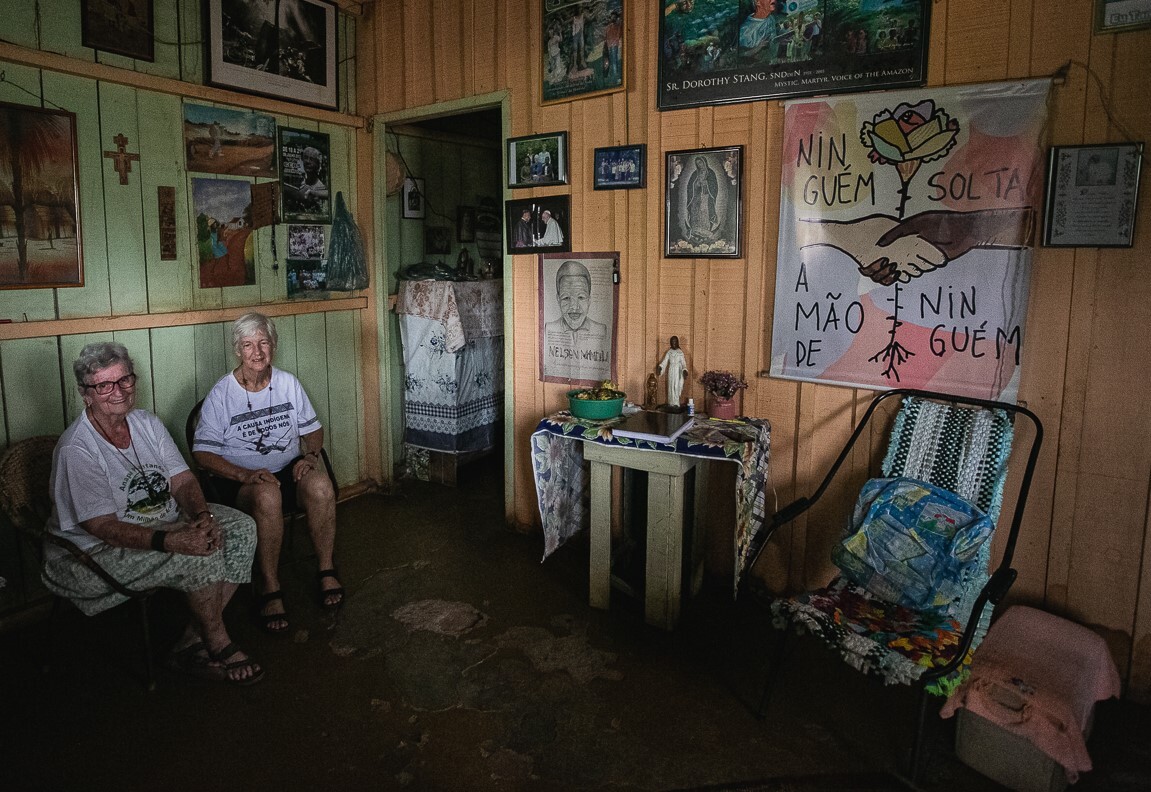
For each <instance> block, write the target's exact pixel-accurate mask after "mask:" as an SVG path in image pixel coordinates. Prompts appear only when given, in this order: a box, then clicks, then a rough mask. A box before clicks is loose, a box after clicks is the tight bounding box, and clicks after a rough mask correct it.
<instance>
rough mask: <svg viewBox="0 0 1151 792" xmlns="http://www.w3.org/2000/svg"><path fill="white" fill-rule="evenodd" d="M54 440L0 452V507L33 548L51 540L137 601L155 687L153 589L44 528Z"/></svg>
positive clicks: (151, 684) (51, 437) (38, 439)
mask: <svg viewBox="0 0 1151 792" xmlns="http://www.w3.org/2000/svg"><path fill="white" fill-rule="evenodd" d="M57 440H59V436H57V435H40V436H37V437H29V438H27V439H25V440H20V441H17V442H15V443H13V444H12V445H10V446H9V447H8V449H7V450H6V451H4V453H3V455H0V510H3V512H4V515H5V516H6V517H7V518H8V520H9V521H10V522H11V523H12V525H14V526H15V527H16V528H17V529H18V530H20V531H21V532H23V533H24V534H26V535H28V536H29V537H30V538H31V539H32V540H33V541H34V543H35V544H36V545H37V547H39V548H42V547H43V543H44V542H51V543H52V544H55V545H57V546H58V547H61V548H63V549H64V550H65V551H66V552H67V553H68V554H70V555H71V556H72V557H73V558H75V559H76V560H77V561H78V562H79V563H81V564H83V565H84V566H86V567H88V569H90V570H91V571H92V573H93V574H95V575H96V576H97V577H99V578H100V579H101V580H103V581H104V582H105V583H107V584H108V585H109V586H110V587H111V588H112V589H114V590H115V591H116V592H118V593H120V594H123V595H124V596H125V597H127V598H128V599H129V600H133V601H135V602H136V603H138V604H139V607H140V625H141V627H142V629H143V638H144V669H145V680H146V683H147V687H148V690H149V691H153V690H155V689H156V677H155V672H154V669H153V666H152V638H151V633H150V631H149V628H148V600H149V599H150V598H151V596H152V594H153V593H155V589H149V590H147V591H135V590H133V589H130V588H128V587H127V586H124V585H123V584H122V583H120V581H118V580H116V578H114V577H113V576H112V575H110V574H109V573H108V572H107V570H105V569H104V568H103V567H101V566H100V565H99V564H98V563H97V562H96V561H95V560H94V559H93V558H92V556H91V555H89V554H88V553H87V552H85V551H83V550H81V549H80V548H79V547H77V546H76V545H75V544H73V543H72V542H70V541H68V540H67V539H65V538H64V537H62V536H59V535H57V534H53V533H49V532H48V531H47V530H46V528H47V523H48V517H49V516H50V515H51V513H52V493H51V491H50V488H49V482H50V481H51V477H52V452H53V450H54V449H55V448H56V442H57ZM64 599H65V598H64V597H60V596H55V597H54V598H53V606H52V614H53V617H55V616H56V613H57V610H58V608H59V605H60V602H61V601H62V600H64Z"/></svg>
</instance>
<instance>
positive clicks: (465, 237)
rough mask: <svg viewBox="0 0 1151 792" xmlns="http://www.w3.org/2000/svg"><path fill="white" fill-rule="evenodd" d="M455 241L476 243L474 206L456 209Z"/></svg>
mask: <svg viewBox="0 0 1151 792" xmlns="http://www.w3.org/2000/svg"><path fill="white" fill-rule="evenodd" d="M456 241H457V242H475V241H476V208H475V207H474V206H457V207H456Z"/></svg>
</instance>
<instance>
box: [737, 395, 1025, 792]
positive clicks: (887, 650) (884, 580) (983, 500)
mask: <svg viewBox="0 0 1151 792" xmlns="http://www.w3.org/2000/svg"><path fill="white" fill-rule="evenodd" d="M888 399H901V400H902V406H901V408H900V410H899V412H898V413H897V414H896V416H895V421H894V425H893V428H892V431H891V436H890V440H889V443H888V448H887V453H886V455H885V457H884V459H883V462H882V464H881V467H880V469H881V474H882V478H877V479H872V480H870V481H868V482H867V483H866V484H865V485H864V487H863V489H862V491H861V493H860V495H859V498H858V500H857V502H856V504H855V509H854V511H853V514H852V515H850V517H851V519H850V520H849V521H848V527H847V531H846V533H845V535H844V538H843V541H842V542H840V543H839V544H838V545H837V546H836V547H835V549H834V550H833V552H832V561H833V563H835V565H836V566H837V567H838V569H839V574H838V575H836V576H835V578H834V579H833V580H832V581H831V582H830V583H828V584H827V585H826V586H823V587H822V588H819V589H816V590H814V591H806V592H801V593H799V594H795V595H793V596H789V597H781V598H773V599H771V601H770V608H771V614H772V621H773V624H774V625H775V626H776V627H777V628H780V629H782V630H783V631H784V632H783V636H782V637H781V639H780V642H779V646H778V648H777V651H776V653H775V657H774V660H773V661H772V662H771V664H770V667H769V669H768V677H767V679H766V680H765V683H764V689H763V694H762V698H761V700H760V706H759V714H760V715H761V716H762V714H763V712H764V710H765V709H766V707H767V704H768V700H769V697H770V691H771V687H772V682H773V675H774V673H775V672H776V670H777V668H778V666H779V665H780V663H779V660H780V659H781V658H782V655H783V644H784V641H785V639H786V636H787V635H788V634H789V633H790V632H791V631H793V630H794V631H795V632H797V633H811V634H813V635H815V636H816V637H818V638H820V639H821V640H822V641H823V642H824V643H825V644H826V645H827V646H828V647H830V648H831V649H833V650H835V651H836V652H837V653H838V654H839V655H840V656H841V658H842V659H843V660H844V661H845V662H847V663H848V664H849V665H851V666H852V667H854V668H856V669H857V670H859V671H861V672H863V673H865V674H869V675H874V676H878V677H880V678H882V679H883V681H884V682H885V683H886V684H896V683H902V684H915V685H921V686H922V688H921V694H920V707H919V717H918V721H917V723H916V729H915V737H914V742H913V744H912V748H911V755H910V764H909V773H910V775H911V777H912V780H915V778H916V777H917V775H918V771H919V759H920V753H921V750H922V731H923V727H924V721H925V715H926V710H927V703H928V695H929V694H936V695H947V694H948V693H949V692H950V691H951V690H952V689H954V687H956V686H957V685H958V684H959V682H960V681H962V678H963V676H965V674H966V671H967V666H968V665H969V664H970V662H971V657H972V654H973V653H974V651H975V649H976V647H977V646H978V645H979V642H980V641H981V640H982V637H983V635H985V634H986V631H987V628H988V626H989V624H990V618H991V612H992V609H993V607H994V606H995V605H996V604H998V603H999V602H1000V601H1001V600H1002V599H1003V597H1004V596H1005V595H1006V594H1007V591H1008V589H1009V588H1010V587H1011V584H1012V583H1013V582H1014V580H1015V577H1016V571H1015V570H1014V569H1012V567H1011V559H1012V555H1013V553H1014V550H1015V544H1016V540H1017V537H1018V533H1019V527H1020V524H1021V522H1022V519H1023V511H1024V506H1025V505H1026V502H1027V492H1028V489H1029V488H1030V485H1031V478H1032V474H1033V472H1034V469H1035V464H1036V460H1037V458H1038V455H1039V448H1040V444H1041V442H1042V436H1043V430H1042V426H1041V425H1040V423H1039V419H1038V418H1037V417H1036V416H1035V415H1034V414H1033V413H1032V412H1030V411H1029V410H1027V409H1026V408H1024V407H1020V406H1017V405H1013V404H1008V403H1004V402H992V401H986V400H981V399H974V398H965V397H957V396H950V395H946V394H940V393H930V392H926V391H914V390H910V389H897V390H891V391H886V392H883V393H881V394H879V395H877V396H876V397H875V399H873V401H872V402H871V404H870V406H869V407H868V408H867V410H866V412H865V413H864V415H863V418H862V419H861V420H860V422H859V424H858V425H857V426H856V428H855V431H854V432H853V433H852V435H851V437H850V438H849V439H848V441H847V443H846V445H845V446H844V448H843V450H842V451H841V453H840V455H839V457H838V458H837V459H836V461H835V462H834V464H833V465H832V466H831V469H830V470H829V471H828V473H827V475H826V477H825V478H824V479H823V481H822V482H821V483H820V485H819V487H818V488H817V489H816V491H815V493H814V494H813V495H812V496H811V497H809V498H800V499H799V500H797V501H795V502H794V503H792V504H790V505H788V506H786V507H785V508H784V509H782V510H781V511H780V512H779V513H778V514H777V515H776V516H775V518H774V519H773V520H772V522H771V524H770V525H769V526H768V528H767V529H766V530H764V531H762V532H761V535H760V536H758V537H756V541H755V543H754V546H753V547H752V549H751V553H752V554H753V555H752V559H753V560H752V564H754V563H755V559H757V558H758V556H759V554H760V553H762V551H763V548H764V546H765V545H766V542H767V541H768V539H769V538H770V536H771V533H772V532H774V530H775V529H776V528H778V527H779V526H780V525H783V524H785V523H787V522H790V521H791V520H794V519H795V518H796V517H798V516H799V515H801V514H803V513H804V512H806V511H807V510H808V509H810V508H811V506H812V505H813V504H814V503H816V502H817V501H818V500H819V498H820V497H821V496H822V495H823V494H824V493H825V492H826V490H827V489H828V487H829V486H830V484H831V483H832V481H833V479H834V478H835V476H836V473H837V472H838V471H839V470H840V468H841V466H842V465H843V463H844V461H846V460H847V459H848V457H849V455H850V454H851V452H852V448H853V447H854V446H855V444H856V442H857V441H858V440H859V438H860V437H861V436H862V435H863V433H864V432H865V431H873V430H872V429H871V426H870V424H871V423H872V421H873V419H876V416H877V415H881V414H883V412H884V411H877V408H878V407H879V405H880V404H881V403H883V402H885V401H887V400H888ZM887 412H890V411H887ZM1020 416H1023V417H1024V418H1025V419H1026V420H1027V421H1029V422H1031V423H1032V424H1033V429H1032V430H1031V431H1030V432H1028V433H1027V434H1029V435H1030V449H1029V451H1028V452H1027V457H1026V458H1027V463H1026V468H1025V470H1024V473H1023V475H1022V477H1021V481H1020V485H1019V490H1018V492H1017V495H1016V499H1015V511H1014V515H1013V517H1012V520H1011V525H1010V528H1009V533H1008V536H1007V540H1006V542H1005V543H1004V547H1003V557H1002V559H1001V560H1000V562H999V564H998V566H997V567H996V568H995V569H994V571H993V572H992V571H991V536H992V534H993V531H994V529H995V523H996V521H997V519H998V516H999V510H1000V506H1001V504H1002V502H1003V491H1004V484H1005V481H1006V479H1007V460H1008V457H1009V456H1010V454H1011V449H1012V442H1013V440H1014V438H1015V423H1016V421H1017V420H1018V418H1019V417H1020ZM750 579H751V576H750V575H745V577H744V580H745V581H746V580H750Z"/></svg>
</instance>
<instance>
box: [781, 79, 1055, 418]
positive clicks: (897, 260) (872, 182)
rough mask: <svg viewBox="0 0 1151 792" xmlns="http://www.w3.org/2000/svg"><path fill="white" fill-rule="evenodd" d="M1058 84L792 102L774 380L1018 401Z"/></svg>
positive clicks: (786, 110)
mask: <svg viewBox="0 0 1151 792" xmlns="http://www.w3.org/2000/svg"><path fill="white" fill-rule="evenodd" d="M1049 87H1050V82H1049V81H1047V80H1030V81H1025V82H1008V83H994V84H986V85H967V86H955V87H949V88H925V89H916V90H913V91H896V92H889V93H882V94H865V95H858V96H850V97H843V98H823V99H805V100H794V101H791V102H788V103H787V104H786V106H785V108H784V141H783V152H784V154H783V174H782V179H781V195H780V220H779V233H780V235H779V249H778V259H777V260H778V262H779V266H778V269H777V271H776V284H775V315H774V319H773V333H772V358H771V371H770V373H771V375H772V376H775V377H783V378H787V379H797V380H809V381H814V382H823V383H827V384H836V385H849V386H853V387H866V388H877V389H878V388H893V387H901V386H902V387H913V388H924V389H928V390H937V391H945V392H948V393H955V394H961V395H966V396H974V397H980V398H985V399H998V400H1004V401H1011V400H1013V399H1014V398H1015V395H1016V392H1017V389H1018V384H1019V363H1020V360H1021V349H1022V345H1023V343H1024V338H1023V330H1024V326H1025V318H1026V317H1025V313H1026V308H1027V290H1028V279H1029V274H1030V265H1031V251H1032V246H1033V244H1034V242H1035V239H1034V237H1035V235H1036V225H1037V224H1036V218H1037V216H1038V207H1039V206H1040V205H1041V201H1042V191H1043V164H1044V163H1043V151H1042V147H1041V146H1040V145H1038V141H1039V140H1040V138H1041V130H1042V129H1043V126H1044V123H1045V120H1046V114H1047V109H1046V101H1047V93H1048V90H1049Z"/></svg>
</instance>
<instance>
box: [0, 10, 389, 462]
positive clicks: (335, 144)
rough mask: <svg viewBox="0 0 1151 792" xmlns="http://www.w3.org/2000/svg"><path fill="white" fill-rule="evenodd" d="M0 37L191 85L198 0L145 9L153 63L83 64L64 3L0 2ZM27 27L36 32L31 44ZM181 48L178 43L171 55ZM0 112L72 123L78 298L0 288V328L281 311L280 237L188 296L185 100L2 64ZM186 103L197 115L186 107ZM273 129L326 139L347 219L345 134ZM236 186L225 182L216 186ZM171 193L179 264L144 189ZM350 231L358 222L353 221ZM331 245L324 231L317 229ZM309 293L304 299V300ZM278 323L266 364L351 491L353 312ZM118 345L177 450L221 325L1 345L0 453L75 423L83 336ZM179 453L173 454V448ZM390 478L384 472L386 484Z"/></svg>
mask: <svg viewBox="0 0 1151 792" xmlns="http://www.w3.org/2000/svg"><path fill="white" fill-rule="evenodd" d="M3 17H4V34H3V35H4V38H5V39H6V40H8V41H11V42H13V43H16V44H19V45H21V46H25V47H30V48H35V49H42V50H46V51H50V52H55V53H60V54H64V55H68V56H70V57H73V58H77V59H83V60H88V61H91V60H97V61H99V62H101V63H105V64H109V65H112V66H116V67H119V68H124V69H130V70H137V71H141V72H147V73H150V74H157V75H162V76H165V77H171V78H176V79H183V80H186V81H189V82H196V83H198V82H200V81H201V70H202V60H203V58H202V52H201V45H200V43H199V42H201V41H202V40H203V37H202V35H201V30H200V25H201V18H200V3H199V0H156V2H155V27H156V38H157V42H156V60H155V62H154V63H145V62H139V61H132V60H130V59H127V58H124V57H121V56H116V55H110V54H108V53H104V52H95V51H94V50H91V49H88V48H85V47H84V46H82V44H81V26H80V3H79V2H78V0H40V2H39V3H37V2H34V0H5V3H4V11H3ZM37 30H39V34H37ZM180 39H182V40H183V41H185V42H188V44H186V45H177V44H174V43H165V42H176V41H178V40H180ZM340 45H341V49H342V52H341V53H340V94H341V97H342V99H341V102H342V109H347V103H348V100H347V99H346V98H344V97H348V96H350V95H354V87H355V86H354V78H353V76H352V75H353V74H354V58H348V57H347V56H346V55H345V53H354V45H355V27H354V22H353V21H351V20H349V19H347V18H344V17H341V19H340ZM0 70H2V71H3V72H4V79H3V81H0V102H7V103H12V104H21V105H30V106H36V107H40V106H43V107H47V108H54V109H64V110H68V111H70V112H73V113H75V114H76V124H77V138H78V149H79V151H78V166H79V172H80V176H79V193H80V201H79V203H80V206H79V211H80V228H81V234H82V245H83V261H84V285H83V286H82V287H78V288H61V289H20V290H0V319H10V320H12V321H14V322H22V321H37V320H41V321H43V320H54V319H77V318H100V317H112V316H124V315H147V314H155V313H170V312H183V311H194V310H202V309H212V308H246V307H252V308H255V309H259V307H260V306H261V305H264V304H268V303H282V302H285V301H287V285H286V279H285V267H284V265H283V263H284V259H285V258H286V254H287V228H286V226H284V225H279V226H276V227H275V232H274V233H275V251H276V255H275V256H273V230H272V229H270V228H264V229H259V230H257V231H256V232H255V242H256V244H255V251H256V253H255V259H256V277H255V281H256V282H255V283H254V284H252V285H247V286H236V287H229V288H215V289H201V288H200V287H199V275H198V262H197V260H196V249H195V248H196V246H195V241H194V228H195V223H194V214H193V207H192V200H191V179H192V178H193V176H198V177H205V176H206V177H211V174H192V173H189V172H188V171H187V170H186V169H185V153H184V144H183V100H182V99H181V98H180V97H178V96H171V95H167V94H158V93H153V92H150V91H144V90H139V89H135V88H131V87H126V86H122V85H117V84H110V83H104V82H99V81H96V80H92V79H88V78H84V77H74V76H69V75H63V74H58V73H55V72H51V71H47V70H38V69H31V68H26V67H23V66H17V65H14V64H11V63H6V62H3V61H0ZM194 101H195V103H197V104H209V103H205V102H200V101H199V100H194ZM276 122H277V124H279V125H282V126H290V127H293V128H298V129H308V130H314V131H320V132H324V133H326V134H328V135H329V138H330V143H331V162H330V176H329V185H330V186H331V188H332V191H333V197H334V194H335V192H336V191H341V192H343V193H344V197H345V200H346V201H347V202H348V205H349V208H350V209H351V210H352V212H353V215H355V195H356V184H355V177H356V158H357V151H356V143H355V136H354V134H353V132H352V131H351V130H349V129H346V128H343V127H338V126H333V125H328V124H320V123H317V122H315V121H309V120H305V119H302V118H297V117H291V116H277V117H276ZM118 134H123V135H125V136H126V137H127V138H128V146H127V149H128V151H129V152H133V153H138V154H139V155H140V159H139V161H138V162H134V163H132V172H131V173H130V174H129V177H128V184H126V185H121V184H120V183H119V176H118V174H117V173H116V171H115V170H114V168H113V167H112V166H113V162H112V160H110V159H107V158H105V157H104V156H103V152H104V151H108V150H112V149H114V148H115V145H114V143H113V141H112V139H113V138H114V137H115V136H116V135H118ZM221 178H236V177H221ZM161 185H170V186H174V187H175V188H176V215H177V255H178V258H177V260H175V261H161V260H160V251H159V240H158V208H157V197H156V188H157V186H161ZM357 220H358V221H359V222H363V220H362V219H360V218H358V217H357ZM327 231H328V237H329V241H330V227H328V229H327ZM313 296H316V295H313ZM329 296H330V298H331V299H332V303H333V304H332V310H331V312H324V313H309V314H301V315H297V316H284V317H281V318H279V319H277V326H278V329H279V333H280V350H279V353H278V357H277V361H276V363H277V365H278V366H280V367H281V368H284V369H286V370H288V371H292V372H293V373H295V374H296V375H297V376H299V377H300V379H301V381H302V382H303V384H304V387H305V389H306V390H307V391H308V395H309V397H310V398H311V399H312V402H313V403H314V405H315V407H316V410H317V412H318V413H319V415H320V418H321V420H322V422H323V424H324V427H325V433H326V446H327V448H328V451H329V454H330V456H331V458H332V462H333V466H334V467H335V469H336V475H337V478H338V479H339V481H340V483H341V484H348V483H353V482H357V481H361V480H363V479H364V478H366V477H368V475H369V472H368V471H366V470H365V465H364V443H365V438H364V432H363V426H364V421H363V412H364V409H363V394H362V393H361V391H360V382H361V370H360V351H361V345H362V340H361V335H360V331H361V328H360V316H359V313H358V311H355V310H341V309H340V307H339V304H338V301H339V299H340V298H346V297H349V296H352V295H349V294H346V293H332V294H331V295H329ZM108 338H115V340H117V341H120V342H122V343H124V344H125V345H126V346H127V347H128V349H129V351H130V352H131V354H132V355H133V357H134V358H135V360H136V363H137V373H138V374H139V375H140V378H141V379H140V386H139V389H138V405H139V406H140V407H143V408H146V409H150V410H153V411H155V412H156V413H157V414H158V415H159V416H160V417H161V419H163V421H164V423H165V425H166V426H167V427H168V429H169V430H170V431H171V432H172V435H173V436H174V437H175V438H176V440H177V442H178V443H179V445H180V446H181V448H184V446H185V442H184V421H185V419H186V417H187V415H188V412H189V411H190V410H191V408H192V406H193V405H194V404H195V403H196V401H197V400H198V399H200V398H202V397H203V396H204V394H206V393H207V391H208V389H209V388H210V387H211V386H212V384H213V383H214V382H215V381H216V380H217V379H218V378H219V377H220V376H222V375H223V374H224V373H225V372H226V371H228V370H229V369H230V368H232V367H233V366H234V365H235V361H234V358H233V355H232V353H231V346H230V339H229V326H228V324H227V323H224V324H216V323H212V324H205V325H198V326H180V327H165V328H152V329H142V330H133V331H126V332H118V333H109V334H90V335H69V336H50V337H43V338H31V339H20V340H12V341H4V342H0V410H2V413H0V445H7V444H8V443H10V442H13V441H15V440H19V439H21V438H23V437H28V436H31V435H35V434H41V433H58V432H60V431H62V430H63V429H64V428H65V426H67V424H68V423H70V422H71V421H72V420H73V419H74V418H75V417H76V416H77V415H78V413H79V409H80V401H79V397H78V394H77V393H76V389H75V383H74V379H73V377H72V373H71V364H72V361H73V360H74V359H75V357H76V354H77V353H78V351H79V350H80V348H81V347H82V346H83V345H84V344H86V343H88V342H90V341H94V340H102V339H108ZM186 450H187V449H186V448H185V451H186ZM388 473H389V471H385V476H386V475H388Z"/></svg>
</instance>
